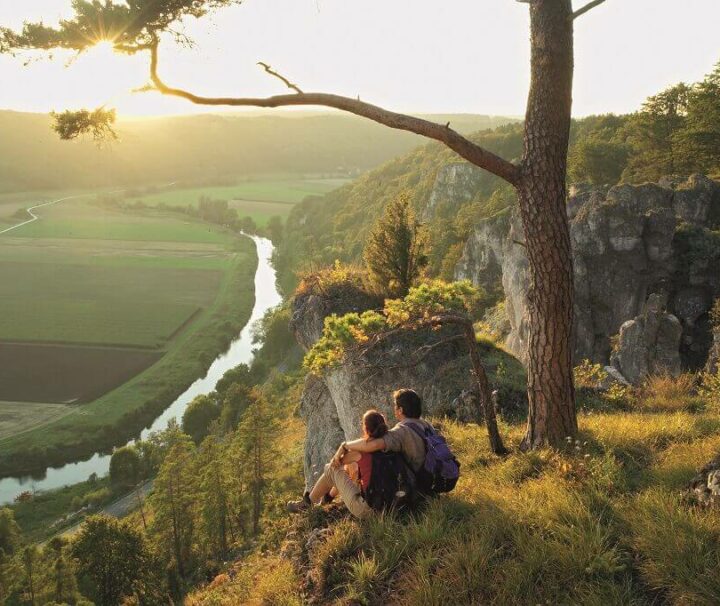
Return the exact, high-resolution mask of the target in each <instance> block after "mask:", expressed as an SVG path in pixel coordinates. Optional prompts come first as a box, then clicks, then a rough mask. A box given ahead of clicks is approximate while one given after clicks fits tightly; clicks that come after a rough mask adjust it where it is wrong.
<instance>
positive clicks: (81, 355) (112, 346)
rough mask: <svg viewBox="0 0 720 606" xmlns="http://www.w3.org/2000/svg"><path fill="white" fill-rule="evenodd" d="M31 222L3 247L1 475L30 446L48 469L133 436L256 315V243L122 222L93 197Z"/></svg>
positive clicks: (162, 220) (146, 217) (134, 219)
mask: <svg viewBox="0 0 720 606" xmlns="http://www.w3.org/2000/svg"><path fill="white" fill-rule="evenodd" d="M36 201H37V197H36V196H34V195H33V196H32V199H30V203H36ZM15 203H21V201H18V200H14V201H13V202H12V204H15ZM26 205H27V204H26ZM36 214H38V216H39V217H40V219H39V220H38V221H35V222H33V223H29V224H27V225H23V226H21V227H19V228H17V229H16V230H12V231H10V232H7V233H5V234H3V235H0V459H2V466H3V469H4V470H5V471H6V472H7V468H8V466H10V467H12V465H13V461H15V462H17V458H18V456H20V457H22V453H23V452H25V451H26V449H27V448H34V451H33V452H34V454H35V455H38V453H40V454H39V455H38V456H40V457H41V458H42V452H44V451H48V450H50V449H53V448H54V449H55V451H59V449H61V446H64V445H67V447H68V448H69V449H70V450H72V449H73V447H78V445H79V444H80V443H83V444H86V443H91V442H93V438H95V440H94V441H95V442H96V443H97V442H100V441H101V440H98V439H97V438H98V437H103V436H104V439H105V441H107V439H108V438H109V437H111V436H113V435H114V434H115V435H119V433H121V432H123V431H124V432H127V431H128V428H127V427H125V425H126V424H127V420H128V419H130V418H134V419H136V421H135V422H136V423H137V422H139V421H140V420H141V419H142V418H145V416H147V415H151V414H153V413H152V411H151V410H150V409H153V410H154V409H156V408H157V407H160V406H163V405H166V404H169V403H170V401H172V399H173V397H174V395H176V394H177V393H180V392H181V391H182V390H183V388H184V387H185V386H186V384H187V383H188V382H192V381H193V380H194V379H195V378H197V377H198V376H201V374H202V373H203V372H204V369H205V368H206V367H207V366H206V365H207V364H208V363H209V361H211V360H212V359H213V358H214V357H215V356H216V355H217V354H218V353H220V352H221V351H222V349H223V347H224V346H225V345H226V344H227V341H228V339H230V338H232V337H233V336H234V335H235V334H236V333H237V332H238V331H239V330H240V328H242V326H243V325H244V323H245V322H246V321H247V318H248V317H249V315H250V311H251V309H252V304H253V278H254V273H255V267H256V255H255V250H254V244H253V243H252V242H251V241H250V240H249V239H247V238H244V237H239V236H236V235H233V234H231V233H229V232H227V231H225V230H223V229H222V228H220V227H218V226H213V225H209V224H206V223H203V222H200V221H197V220H195V219H192V218H189V217H187V216H186V215H183V214H180V213H174V212H170V211H167V210H165V211H160V210H155V209H146V210H143V211H123V210H122V209H116V208H108V207H107V205H100V204H98V203H97V202H96V201H95V200H94V198H93V197H83V198H75V199H71V200H67V201H64V202H62V203H59V204H57V205H52V206H48V207H45V208H42V209H39V211H38V212H36ZM166 400H167V401H166ZM158 412H159V411H158ZM154 414H156V413H154ZM136 430H137V429H133V430H132V431H136ZM108 432H109V433H108ZM101 446H102V444H101V443H97V447H101ZM48 462H50V461H48ZM23 463H24V461H23Z"/></svg>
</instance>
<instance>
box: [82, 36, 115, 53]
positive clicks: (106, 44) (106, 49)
mask: <svg viewBox="0 0 720 606" xmlns="http://www.w3.org/2000/svg"><path fill="white" fill-rule="evenodd" d="M88 52H92V53H94V54H98V55H104V56H105V57H109V56H111V55H114V54H115V45H114V43H113V42H112V41H110V40H100V41H98V42H97V43H96V44H94V45H93V46H92V48H91V49H90V50H89V51H88Z"/></svg>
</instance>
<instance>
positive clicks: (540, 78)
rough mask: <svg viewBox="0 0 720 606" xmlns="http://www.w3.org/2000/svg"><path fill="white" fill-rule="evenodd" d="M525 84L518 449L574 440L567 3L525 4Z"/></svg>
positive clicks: (558, 0) (570, 50) (569, 29)
mask: <svg viewBox="0 0 720 606" xmlns="http://www.w3.org/2000/svg"><path fill="white" fill-rule="evenodd" d="M530 35H531V82H530V93H529V98H528V105H527V113H526V117H525V153H524V157H523V161H522V164H521V176H520V181H519V183H518V185H517V191H518V200H519V205H520V213H521V216H522V222H523V229H524V234H525V245H526V248H527V255H528V260H529V266H530V284H529V292H528V310H527V313H528V319H529V339H528V398H529V403H530V409H529V414H528V424H527V433H526V435H525V438H524V440H523V443H522V446H521V447H522V448H525V449H528V448H537V447H540V446H544V445H547V444H549V445H554V446H559V445H560V443H561V442H562V441H563V440H564V439H565V437H566V436H574V435H575V434H576V433H577V418H576V412H575V390H574V386H573V377H572V326H573V294H574V293H573V266H572V255H571V249H570V230H569V227H568V218H567V209H566V184H565V179H566V173H567V171H566V169H567V152H568V139H569V133H570V117H571V107H572V77H573V22H572V4H571V0H534V1H533V2H532V3H531V5H530Z"/></svg>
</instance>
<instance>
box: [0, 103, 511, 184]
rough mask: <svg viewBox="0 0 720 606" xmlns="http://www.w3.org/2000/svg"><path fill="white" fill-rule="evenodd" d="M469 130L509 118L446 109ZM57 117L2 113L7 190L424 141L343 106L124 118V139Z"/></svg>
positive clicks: (351, 157) (344, 167) (277, 166)
mask: <svg viewBox="0 0 720 606" xmlns="http://www.w3.org/2000/svg"><path fill="white" fill-rule="evenodd" d="M438 119H440V120H442V121H443V122H447V121H448V120H450V121H452V124H453V126H454V127H455V128H456V129H459V130H460V131H461V132H472V131H475V130H479V129H483V128H492V127H494V126H497V125H499V124H503V123H506V122H508V121H509V120H510V119H508V118H499V117H492V116H476V115H452V116H439V117H438ZM50 126H51V121H50V118H49V116H46V115H42V114H27V113H19V112H11V111H0V132H2V133H3V136H2V138H1V139H0V158H3V161H2V162H0V193H3V192H14V191H30V190H42V189H69V188H96V187H101V186H133V185H147V184H149V183H167V182H172V181H185V182H188V183H202V184H208V183H211V184H215V185H217V184H218V182H222V181H224V180H231V181H232V180H234V179H235V178H237V177H239V176H247V175H260V174H268V173H271V174H278V173H290V174H293V175H298V174H300V175H302V174H308V173H310V174H318V173H327V174H337V173H344V174H352V175H354V174H358V173H359V172H361V171H364V170H367V169H369V168H372V167H374V166H378V165H379V164H382V163H383V162H385V161H387V160H389V159H390V158H392V157H394V156H396V155H397V154H401V153H405V152H407V151H408V150H410V149H412V148H413V147H415V146H416V145H418V143H419V142H421V139H420V138H419V137H417V136H415V135H412V134H409V133H403V132H399V131H393V130H390V129H387V128H385V127H383V126H380V125H377V124H374V123H372V122H369V121H366V120H363V119H361V118H357V117H353V116H346V115H343V114H330V113H325V114H312V113H308V112H278V113H277V114H272V115H259V114H256V113H253V114H245V115H243V114H227V113H226V114H217V115H209V114H208V115H200V116H180V117H168V118H155V119H135V120H132V119H127V120H121V121H120V122H119V124H118V127H117V131H118V135H119V141H118V142H114V143H108V144H104V145H103V146H102V147H100V148H98V147H97V146H96V145H95V144H94V143H93V142H92V141H89V140H87V141H75V142H63V141H60V140H59V139H58V136H57V135H56V134H55V133H54V132H53V131H52V130H51V128H50Z"/></svg>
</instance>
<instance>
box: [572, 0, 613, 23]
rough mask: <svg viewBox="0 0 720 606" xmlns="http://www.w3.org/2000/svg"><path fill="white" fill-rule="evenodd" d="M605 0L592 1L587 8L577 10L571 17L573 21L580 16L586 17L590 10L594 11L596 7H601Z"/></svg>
mask: <svg viewBox="0 0 720 606" xmlns="http://www.w3.org/2000/svg"><path fill="white" fill-rule="evenodd" d="M603 2H605V0H592V2H588V3H587V4H586V5H585V6H583V7H582V8H579V9H577V10H576V11H575V12H574V13H573V14H572V16H571V18H572V19H577V18H578V17H579V16H580V15H584V14H585V13H587V12H588V11H589V10H592V9H594V8H595V7H596V6H600V5H601V4H602V3H603Z"/></svg>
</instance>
